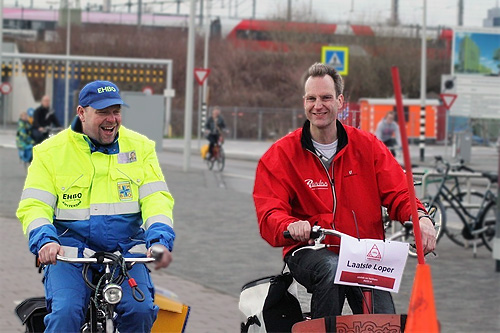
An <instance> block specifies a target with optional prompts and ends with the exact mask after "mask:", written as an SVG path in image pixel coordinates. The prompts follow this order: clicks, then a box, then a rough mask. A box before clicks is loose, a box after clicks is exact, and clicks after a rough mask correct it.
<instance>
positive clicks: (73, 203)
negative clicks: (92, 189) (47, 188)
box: [61, 192, 82, 207]
mask: <svg viewBox="0 0 500 333" xmlns="http://www.w3.org/2000/svg"><path fill="white" fill-rule="evenodd" d="M61 202H62V203H63V205H64V206H66V207H78V206H79V205H80V204H81V203H82V193H80V192H79V193H73V194H69V193H64V194H63V195H62V200H61Z"/></svg>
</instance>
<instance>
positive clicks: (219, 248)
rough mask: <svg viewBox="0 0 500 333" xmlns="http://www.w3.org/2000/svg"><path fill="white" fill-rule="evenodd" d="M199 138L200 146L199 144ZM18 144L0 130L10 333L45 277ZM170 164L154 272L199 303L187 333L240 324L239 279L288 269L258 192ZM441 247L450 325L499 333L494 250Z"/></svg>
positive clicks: (240, 148)
mask: <svg viewBox="0 0 500 333" xmlns="http://www.w3.org/2000/svg"><path fill="white" fill-rule="evenodd" d="M270 144H271V143H269V142H265V143H255V142H240V141H226V145H225V149H226V154H227V156H228V158H236V157H237V155H236V154H237V153H240V154H242V155H241V157H240V158H245V159H249V160H255V159H256V158H258V157H259V156H260V155H261V154H262V153H263V152H264V151H265V150H266V149H267V148H268V147H269V145H270ZM192 145H193V149H194V154H198V151H197V142H196V141H193V142H192ZM13 147H14V141H13V133H12V131H1V130H0V154H2V159H1V161H0V179H1V183H2V191H1V197H2V199H1V200H0V223H1V224H2V226H3V233H2V235H1V236H0V237H1V242H0V253H2V254H3V255H2V256H1V257H0V258H1V259H0V278H1V281H2V287H3V288H2V289H3V291H4V293H3V295H4V301H3V302H1V303H0V331H2V332H22V331H23V330H22V327H21V326H20V322H19V321H18V319H17V318H16V317H15V316H14V314H13V309H14V301H20V300H22V299H24V298H26V297H32V296H37V295H42V294H43V286H42V284H41V275H39V274H38V273H37V272H36V270H35V269H34V268H33V256H32V255H31V254H30V253H29V252H28V249H27V245H26V240H25V239H24V237H23V235H22V232H21V226H20V224H19V222H18V221H17V220H16V219H15V216H14V212H15V209H16V208H17V202H18V200H19V197H20V194H21V190H22V186H23V182H24V176H25V174H24V170H23V167H22V165H21V164H20V163H19V161H18V158H17V151H16V150H15V149H13ZM180 147H183V141H182V140H172V139H168V140H165V142H164V149H165V150H166V151H172V150H175V149H177V150H178V149H180ZM478 148H479V147H478ZM480 148H481V149H474V150H473V163H474V164H473V166H474V167H475V166H477V167H478V168H482V169H485V170H491V171H494V170H495V166H496V165H498V164H497V163H498V162H497V161H498V160H497V159H498V153H496V149H495V148H484V149H483V147H480ZM431 149H435V151H436V152H439V150H440V149H439V147H438V148H431V147H429V153H430V152H431ZM441 150H442V149H441ZM412 151H413V152H415V148H412ZM162 154H163V153H160V159H161V160H164V158H162ZM415 155H416V154H415ZM180 156H182V155H179V158H180ZM193 158H195V157H193ZM228 163H231V161H230V160H228ZM162 168H163V170H164V173H165V175H166V178H167V182H168V184H169V187H170V189H171V191H172V193H173V195H174V197H175V199H176V206H175V210H174V219H175V229H176V233H177V239H176V244H175V249H174V262H173V263H172V265H171V266H170V267H169V268H168V269H167V270H164V271H160V272H153V280H154V282H155V284H156V286H157V287H161V288H166V289H169V290H172V291H173V292H175V293H176V294H178V296H179V298H180V299H181V301H183V302H184V303H186V304H189V305H190V306H191V307H192V314H191V317H190V320H189V322H188V326H187V332H237V331H239V314H238V304H237V303H238V299H237V297H238V292H239V289H240V287H241V286H242V285H243V284H244V283H245V282H247V281H250V280H252V279H255V278H258V277H263V276H266V275H272V274H277V273H278V272H279V271H280V269H281V267H282V262H281V254H280V250H279V249H273V248H271V247H269V246H268V245H267V244H266V243H265V242H264V241H263V240H262V239H261V238H260V236H259V234H258V228H257V224H256V221H255V213H254V211H253V202H252V198H251V195H250V194H249V193H239V192H235V191H230V190H227V189H224V188H220V187H217V186H216V183H215V182H214V180H213V173H212V172H209V171H207V170H204V169H203V170H200V169H198V170H197V169H194V170H190V171H189V172H183V171H182V170H181V169H180V168H179V167H174V166H171V165H169V164H168V163H166V164H162ZM437 253H438V257H437V258H435V259H432V260H430V261H429V264H430V265H431V267H432V277H433V286H434V297H435V303H436V308H437V312H438V317H439V320H440V321H441V324H442V327H443V332H470V331H476V332H498V331H500V316H499V314H500V293H499V292H498V290H500V275H499V273H495V272H494V261H493V259H492V258H491V253H490V252H488V251H487V250H485V249H484V248H483V247H481V248H479V252H478V256H477V258H474V257H473V256H472V251H471V249H462V248H459V247H457V246H456V245H454V244H452V243H451V242H450V241H449V240H447V239H446V238H443V239H442V240H441V241H440V243H439V245H438V250H437ZM415 267H416V261H415V260H413V259H409V260H408V263H407V265H406V269H405V275H404V279H403V283H402V285H401V290H400V292H399V293H398V294H395V295H394V299H395V303H396V306H397V310H398V312H399V313H406V311H407V308H408V302H409V297H410V294H411V289H412V283H413V276H414V272H415Z"/></svg>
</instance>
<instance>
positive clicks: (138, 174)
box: [110, 168, 144, 201]
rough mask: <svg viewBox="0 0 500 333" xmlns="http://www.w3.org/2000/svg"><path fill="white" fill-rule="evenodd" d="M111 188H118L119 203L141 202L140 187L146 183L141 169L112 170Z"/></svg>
mask: <svg viewBox="0 0 500 333" xmlns="http://www.w3.org/2000/svg"><path fill="white" fill-rule="evenodd" d="M110 177H111V180H112V184H111V186H114V187H116V193H117V196H118V197H117V201H137V200H139V187H140V186H141V184H142V183H143V182H144V171H143V170H142V169H141V168H116V169H113V170H111V172H110Z"/></svg>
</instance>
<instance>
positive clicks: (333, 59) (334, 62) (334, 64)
mask: <svg viewBox="0 0 500 333" xmlns="http://www.w3.org/2000/svg"><path fill="white" fill-rule="evenodd" d="M328 65H330V66H332V67H334V68H338V67H343V64H342V62H341V61H340V59H339V56H338V55H337V53H336V52H333V54H332V57H331V58H330V61H329V62H328Z"/></svg>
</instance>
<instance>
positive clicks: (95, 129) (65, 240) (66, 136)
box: [16, 81, 175, 332]
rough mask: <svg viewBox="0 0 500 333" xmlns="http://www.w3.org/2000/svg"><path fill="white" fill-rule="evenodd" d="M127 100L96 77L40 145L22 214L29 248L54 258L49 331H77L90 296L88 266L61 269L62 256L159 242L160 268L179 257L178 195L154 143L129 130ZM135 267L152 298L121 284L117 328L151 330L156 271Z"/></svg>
mask: <svg viewBox="0 0 500 333" xmlns="http://www.w3.org/2000/svg"><path fill="white" fill-rule="evenodd" d="M122 105H125V104H124V102H123V100H122V99H121V97H120V94H119V90H118V87H117V86H116V85H115V84H114V83H112V82H108V81H94V82H91V83H89V84H87V85H86V86H85V87H84V88H83V89H82V90H81V92H80V95H79V105H78V107H77V110H76V113H77V116H76V117H75V119H74V121H73V122H72V124H71V127H70V128H68V129H65V130H63V131H62V132H60V133H59V134H57V135H55V136H53V137H51V138H49V139H47V140H46V141H44V142H43V143H41V144H39V145H37V146H35V147H34V148H33V151H34V158H33V162H32V164H31V166H30V168H29V170H28V175H27V178H26V182H25V186H24V190H23V194H22V197H21V201H20V203H19V207H18V210H17V214H16V215H17V217H18V218H19V220H20V221H21V223H22V225H23V231H24V233H25V234H26V235H27V236H28V238H29V248H30V251H31V252H32V253H34V254H36V255H38V258H39V261H40V262H41V263H42V264H53V265H47V266H45V272H44V274H45V278H44V284H45V292H46V300H47V310H48V312H49V314H48V315H47V316H46V317H45V320H44V321H45V325H46V332H79V331H80V327H81V325H82V324H83V323H84V320H85V309H86V306H87V304H88V302H89V296H90V293H91V291H90V289H89V288H87V286H86V285H85V282H84V280H83V278H82V274H81V267H78V266H80V265H73V264H68V263H63V262H59V263H57V265H56V256H57V255H66V256H68V257H83V252H84V251H85V252H86V253H88V252H89V250H91V251H106V252H115V251H119V252H121V253H122V254H123V255H124V256H127V257H130V256H144V255H147V256H148V257H150V256H151V247H152V246H153V245H155V246H158V247H161V248H163V255H162V257H161V258H159V259H158V260H157V261H156V268H157V269H158V268H162V267H167V266H168V265H169V263H170V261H171V260H172V255H171V251H172V247H173V242H174V239H175V233H174V230H173V217H172V209H173V205H174V199H173V198H172V195H171V194H170V192H169V190H168V187H167V184H166V182H165V179H164V176H163V174H162V170H161V168H160V165H159V162H158V158H157V156H156V153H155V148H154V147H155V145H154V142H153V141H151V140H149V139H148V138H146V137H145V136H143V135H141V134H139V133H136V132H133V131H131V130H129V129H127V128H125V127H123V126H121V120H122V119H121V107H122ZM129 273H130V275H131V277H132V278H134V279H135V281H136V282H137V284H138V286H139V288H140V289H141V290H142V291H143V292H144V294H145V296H146V299H145V301H144V302H137V301H135V300H134V299H133V297H132V294H131V291H132V289H131V287H130V286H129V285H128V283H123V284H122V288H123V294H124V295H123V299H122V301H121V302H120V303H118V304H117V305H116V308H115V311H116V313H117V314H118V319H117V327H118V330H119V331H120V332H149V331H150V330H151V327H152V325H153V322H154V321H155V319H156V315H157V312H158V307H157V306H156V305H154V303H153V295H154V288H153V284H152V281H151V277H150V275H149V270H148V268H147V267H146V266H145V265H142V264H136V265H134V266H133V267H132V269H131V270H130V271H129Z"/></svg>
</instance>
